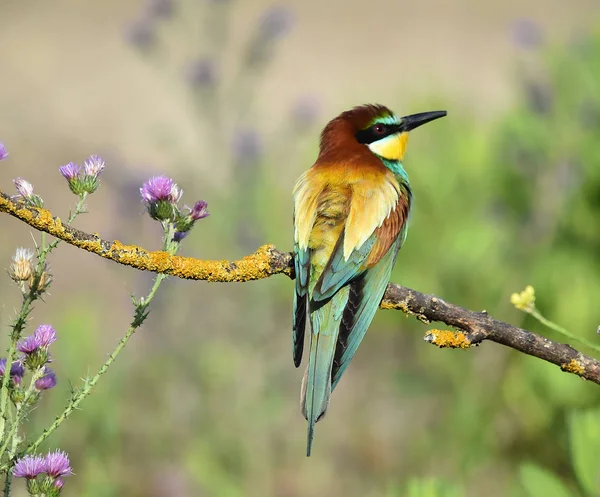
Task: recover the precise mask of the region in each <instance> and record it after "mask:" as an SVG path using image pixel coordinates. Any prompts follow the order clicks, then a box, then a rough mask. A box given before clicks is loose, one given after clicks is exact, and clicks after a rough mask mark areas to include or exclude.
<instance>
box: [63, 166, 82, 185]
mask: <svg viewBox="0 0 600 497" xmlns="http://www.w3.org/2000/svg"><path fill="white" fill-rule="evenodd" d="M58 170H59V171H60V174H62V175H63V177H64V178H65V179H66V180H67V181H73V180H74V179H75V178H77V177H78V176H79V172H80V171H81V167H80V166H79V164H75V163H74V162H69V163H68V164H66V165H64V166H60V167H59V168H58Z"/></svg>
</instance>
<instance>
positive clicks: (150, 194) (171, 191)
mask: <svg viewBox="0 0 600 497" xmlns="http://www.w3.org/2000/svg"><path fill="white" fill-rule="evenodd" d="M140 195H141V196H142V199H143V200H144V201H145V202H148V203H149V204H150V203H155V202H158V201H160V200H164V201H166V202H170V203H172V204H176V203H177V202H179V199H180V198H181V195H183V190H182V189H181V188H179V187H178V186H177V183H175V182H174V181H173V180H172V179H171V178H168V177H167V176H154V177H152V178H150V179H149V180H148V181H146V182H145V183H144V184H143V186H142V187H141V188H140Z"/></svg>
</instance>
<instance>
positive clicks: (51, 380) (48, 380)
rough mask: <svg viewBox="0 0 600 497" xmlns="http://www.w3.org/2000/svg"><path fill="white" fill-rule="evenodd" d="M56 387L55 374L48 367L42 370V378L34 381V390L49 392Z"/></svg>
mask: <svg viewBox="0 0 600 497" xmlns="http://www.w3.org/2000/svg"><path fill="white" fill-rule="evenodd" d="M55 386H56V374H55V373H54V371H52V370H51V369H50V368H49V367H47V366H46V367H45V368H44V376H42V377H41V378H39V379H38V380H36V382H35V388H36V389H37V390H50V389H51V388H54V387H55Z"/></svg>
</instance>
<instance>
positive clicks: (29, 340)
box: [17, 335, 40, 355]
mask: <svg viewBox="0 0 600 497" xmlns="http://www.w3.org/2000/svg"><path fill="white" fill-rule="evenodd" d="M39 348H40V341H39V340H38V339H37V337H36V336H35V335H30V336H28V337H26V338H24V339H23V340H21V341H20V342H19V344H18V345H17V350H18V351H19V352H23V354H26V355H31V354H35V353H36V352H37V351H38V349H39Z"/></svg>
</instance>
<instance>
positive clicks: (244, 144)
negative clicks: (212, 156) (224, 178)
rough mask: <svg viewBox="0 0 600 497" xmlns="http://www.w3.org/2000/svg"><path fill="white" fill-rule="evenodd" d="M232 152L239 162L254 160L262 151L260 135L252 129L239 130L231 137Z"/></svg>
mask: <svg viewBox="0 0 600 497" xmlns="http://www.w3.org/2000/svg"><path fill="white" fill-rule="evenodd" d="M233 153H234V155H235V157H236V159H237V160H238V161H239V162H245V163H250V162H255V161H256V160H257V159H258V158H259V156H260V155H261V153H262V140H261V136H260V135H259V134H258V132H257V131H256V130H254V129H249V128H247V129H242V130H239V131H238V132H237V133H236V134H235V136H234V139H233Z"/></svg>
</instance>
